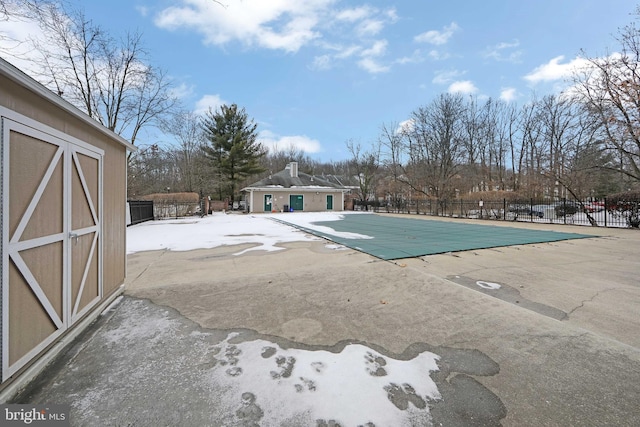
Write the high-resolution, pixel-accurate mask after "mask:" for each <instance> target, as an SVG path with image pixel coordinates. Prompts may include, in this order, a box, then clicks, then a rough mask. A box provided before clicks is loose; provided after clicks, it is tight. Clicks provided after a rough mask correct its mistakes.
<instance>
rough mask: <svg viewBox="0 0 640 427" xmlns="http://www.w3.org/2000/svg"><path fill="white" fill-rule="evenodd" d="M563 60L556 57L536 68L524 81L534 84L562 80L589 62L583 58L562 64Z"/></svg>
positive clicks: (561, 56) (561, 57)
mask: <svg viewBox="0 0 640 427" xmlns="http://www.w3.org/2000/svg"><path fill="white" fill-rule="evenodd" d="M563 59H564V56H563V55H560V56H556V57H555V58H553V59H551V60H550V61H549V62H547V63H546V64H542V65H540V66H539V67H536V68H535V69H534V70H533V71H531V72H530V73H529V74H527V75H525V76H524V79H525V80H527V81H528V82H531V83H534V84H535V83H539V82H551V81H556V80H562V79H564V78H566V77H569V76H571V74H572V73H573V72H574V71H576V70H578V69H580V68H583V67H585V66H587V65H588V62H587V61H586V60H584V59H582V58H574V59H572V60H571V61H569V62H567V63H564V64H562V63H561V61H562V60H563Z"/></svg>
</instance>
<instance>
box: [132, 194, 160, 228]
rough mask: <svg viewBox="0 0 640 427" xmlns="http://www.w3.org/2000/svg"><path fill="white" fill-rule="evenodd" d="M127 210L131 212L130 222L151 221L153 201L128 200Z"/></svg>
mask: <svg viewBox="0 0 640 427" xmlns="http://www.w3.org/2000/svg"><path fill="white" fill-rule="evenodd" d="M128 203H129V212H130V213H131V224H130V225H134V224H139V223H141V222H144V221H153V219H154V218H153V201H151V200H129V202H128Z"/></svg>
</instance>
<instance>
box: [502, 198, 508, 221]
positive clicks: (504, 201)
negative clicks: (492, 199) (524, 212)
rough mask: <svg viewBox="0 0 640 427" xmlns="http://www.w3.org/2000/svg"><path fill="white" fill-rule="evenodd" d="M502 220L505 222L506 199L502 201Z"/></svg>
mask: <svg viewBox="0 0 640 427" xmlns="http://www.w3.org/2000/svg"><path fill="white" fill-rule="evenodd" d="M502 220H503V221H506V220H507V198H506V197H505V198H503V199H502Z"/></svg>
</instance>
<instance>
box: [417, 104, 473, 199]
mask: <svg viewBox="0 0 640 427" xmlns="http://www.w3.org/2000/svg"><path fill="white" fill-rule="evenodd" d="M463 111H464V103H463V100H462V97H461V96H460V95H452V94H443V95H440V97H438V98H436V99H435V100H434V101H432V102H431V103H430V104H429V105H427V106H425V107H420V108H418V109H417V110H415V111H414V112H413V113H412V115H411V118H412V127H411V130H410V131H408V132H407V133H406V134H405V140H406V144H407V145H406V146H407V147H408V158H409V160H408V162H407V165H406V173H405V176H406V181H405V182H406V183H407V184H408V185H410V186H411V188H412V189H413V190H415V191H417V192H419V193H422V194H425V195H432V196H435V197H436V198H438V199H440V200H446V199H448V198H452V197H453V196H454V195H455V185H454V178H455V177H456V175H457V174H458V172H459V170H460V165H461V164H462V162H463V156H464V146H463V143H462V124H461V116H462V113H463Z"/></svg>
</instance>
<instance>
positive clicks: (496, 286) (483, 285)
mask: <svg viewBox="0 0 640 427" xmlns="http://www.w3.org/2000/svg"><path fill="white" fill-rule="evenodd" d="M476 285H478V286H480V287H481V288H483V289H494V290H495V289H500V288H501V287H502V286H500V285H499V284H497V283H493V282H484V281H482V280H478V281H477V282H476Z"/></svg>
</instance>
